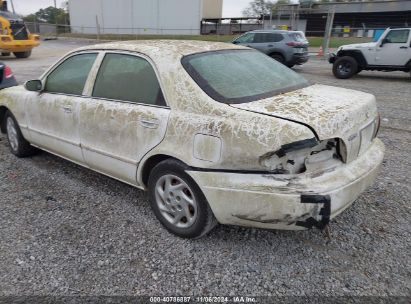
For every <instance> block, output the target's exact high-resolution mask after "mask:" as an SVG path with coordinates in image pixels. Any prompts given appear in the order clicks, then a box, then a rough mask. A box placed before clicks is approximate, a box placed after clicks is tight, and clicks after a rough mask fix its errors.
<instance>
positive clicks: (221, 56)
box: [182, 50, 309, 104]
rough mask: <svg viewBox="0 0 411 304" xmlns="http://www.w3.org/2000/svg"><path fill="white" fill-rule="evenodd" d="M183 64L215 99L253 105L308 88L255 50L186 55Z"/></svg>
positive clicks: (305, 81)
mask: <svg viewBox="0 0 411 304" xmlns="http://www.w3.org/2000/svg"><path fill="white" fill-rule="evenodd" d="M182 64H183V66H184V68H185V69H186V71H187V72H188V73H189V74H190V76H191V77H192V78H193V79H194V81H195V82H196V83H197V84H198V85H199V86H200V87H201V89H202V90H203V91H204V92H205V93H207V94H208V95H209V96H210V97H211V98H213V99H214V100H217V101H219V102H222V103H227V104H235V103H245V102H251V101H255V100H259V99H264V98H268V97H272V96H275V95H278V94H282V93H286V92H290V91H293V90H296V89H300V88H303V87H306V86H308V85H309V84H308V82H307V80H305V79H304V78H303V77H302V76H300V75H298V74H297V73H295V72H294V71H293V70H291V69H289V68H287V67H286V66H284V65H282V64H281V63H278V62H277V61H275V60H274V59H272V58H270V57H269V56H267V55H265V54H263V53H260V52H258V51H254V50H222V51H214V52H205V53H200V54H194V55H189V56H185V57H184V58H183V59H182Z"/></svg>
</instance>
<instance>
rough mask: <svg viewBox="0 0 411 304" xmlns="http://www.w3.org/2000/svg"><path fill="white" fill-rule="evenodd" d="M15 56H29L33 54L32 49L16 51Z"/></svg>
mask: <svg viewBox="0 0 411 304" xmlns="http://www.w3.org/2000/svg"><path fill="white" fill-rule="evenodd" d="M13 54H14V56H16V57H17V58H29V57H30V56H31V51H27V52H14V53H13Z"/></svg>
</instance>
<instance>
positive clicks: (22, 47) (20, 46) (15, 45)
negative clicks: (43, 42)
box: [0, 39, 40, 53]
mask: <svg viewBox="0 0 411 304" xmlns="http://www.w3.org/2000/svg"><path fill="white" fill-rule="evenodd" d="M39 45H40V41H39V40H35V39H29V40H11V41H7V42H4V41H3V42H0V49H1V50H2V51H3V52H16V53H17V52H28V51H31V50H32V49H33V48H35V47H37V46H39Z"/></svg>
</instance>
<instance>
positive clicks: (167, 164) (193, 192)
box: [148, 159, 217, 238]
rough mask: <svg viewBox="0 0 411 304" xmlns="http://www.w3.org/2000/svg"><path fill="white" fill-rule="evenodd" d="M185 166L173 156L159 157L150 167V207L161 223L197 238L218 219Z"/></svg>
mask: <svg viewBox="0 0 411 304" xmlns="http://www.w3.org/2000/svg"><path fill="white" fill-rule="evenodd" d="M185 169H186V166H185V165H184V164H182V163H181V162H179V161H177V160H175V159H167V160H165V161H162V162H161V163H159V164H158V165H157V166H155V167H154V169H153V170H152V171H151V173H150V176H149V180H148V191H149V197H150V205H151V208H152V210H153V212H154V214H155V216H156V217H157V219H158V220H159V221H160V223H161V224H162V225H163V226H164V227H165V228H166V229H167V230H168V231H169V232H171V233H173V234H175V235H177V236H179V237H182V238H199V237H202V236H203V235H205V234H207V233H208V232H209V231H211V230H212V229H213V228H214V227H215V226H216V225H217V220H216V218H215V217H214V214H213V212H212V210H211V208H210V206H209V205H208V203H207V200H206V198H205V196H204V194H203V193H202V191H201V190H200V187H198V185H197V184H196V183H195V181H194V180H193V179H192V178H191V177H190V176H189V175H188V174H187V173H186V172H185Z"/></svg>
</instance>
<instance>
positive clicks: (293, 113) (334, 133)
mask: <svg viewBox="0 0 411 304" xmlns="http://www.w3.org/2000/svg"><path fill="white" fill-rule="evenodd" d="M231 106H232V107H235V108H238V109H242V110H247V111H252V112H257V113H261V114H266V115H270V116H274V117H278V118H282V119H286V120H291V121H294V122H297V123H300V124H304V125H306V126H308V127H310V128H311V130H313V132H314V133H315V135H316V136H317V137H318V138H319V139H321V140H324V139H330V138H342V139H343V140H345V141H346V140H348V139H349V138H350V137H352V136H355V134H358V132H359V131H360V130H361V129H362V128H364V127H365V126H366V125H368V124H369V123H371V122H372V121H374V120H375V119H376V117H377V115H378V113H377V106H376V101H375V97H374V96H373V95H371V94H367V93H363V92H359V91H354V90H348V89H344V88H338V87H332V86H326V85H319V84H316V85H312V86H309V87H306V88H303V89H300V90H297V91H293V92H289V93H285V94H281V95H278V96H274V97H271V98H267V99H263V100H259V101H254V102H250V103H243V104H232V105H231Z"/></svg>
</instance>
